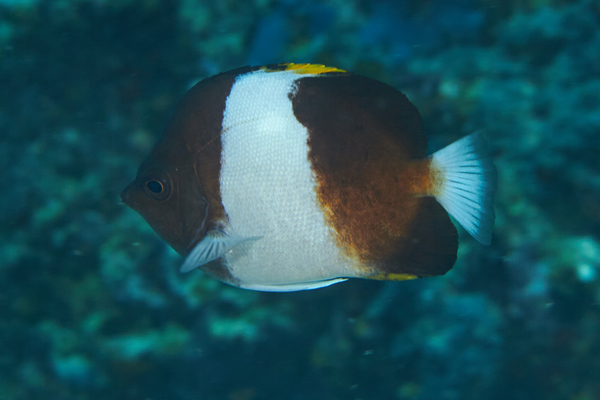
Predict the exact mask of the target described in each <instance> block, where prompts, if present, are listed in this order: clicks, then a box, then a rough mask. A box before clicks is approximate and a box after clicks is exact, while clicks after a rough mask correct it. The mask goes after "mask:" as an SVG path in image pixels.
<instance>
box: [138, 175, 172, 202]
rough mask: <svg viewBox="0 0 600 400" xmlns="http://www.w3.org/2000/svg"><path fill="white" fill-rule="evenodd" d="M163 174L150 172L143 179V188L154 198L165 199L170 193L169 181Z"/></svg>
mask: <svg viewBox="0 0 600 400" xmlns="http://www.w3.org/2000/svg"><path fill="white" fill-rule="evenodd" d="M163 175H164V174H162V173H160V174H152V175H151V176H148V177H147V178H146V179H145V180H144V190H145V191H146V193H147V194H148V196H150V197H152V198H153V199H154V200H159V201H161V200H166V199H167V198H169V196H170V195H171V183H170V181H169V180H168V178H167V177H166V176H163Z"/></svg>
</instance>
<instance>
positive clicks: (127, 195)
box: [121, 183, 134, 208]
mask: <svg viewBox="0 0 600 400" xmlns="http://www.w3.org/2000/svg"><path fill="white" fill-rule="evenodd" d="M132 186H133V183H130V184H129V185H127V187H126V188H125V189H123V191H122V192H121V201H122V202H123V204H125V205H126V206H128V207H131V208H134V207H133V202H132V200H131V197H132V196H131V190H132Z"/></svg>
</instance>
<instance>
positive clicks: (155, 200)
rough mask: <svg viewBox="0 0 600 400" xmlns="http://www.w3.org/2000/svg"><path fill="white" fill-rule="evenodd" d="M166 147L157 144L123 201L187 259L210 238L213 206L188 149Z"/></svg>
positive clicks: (162, 143)
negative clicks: (199, 244) (208, 219)
mask: <svg viewBox="0 0 600 400" xmlns="http://www.w3.org/2000/svg"><path fill="white" fill-rule="evenodd" d="M165 145H166V143H165V141H164V140H161V141H159V142H158V143H157V144H156V146H155V147H154V150H153V151H152V153H151V154H150V156H149V157H148V158H147V159H146V161H144V162H143V163H142V165H141V166H140V168H139V170H138V172H137V175H136V178H135V180H134V181H133V182H131V183H130V184H129V185H128V186H127V187H126V188H125V189H124V190H123V192H122V193H121V199H122V201H123V203H124V204H125V205H127V206H128V207H130V208H132V209H133V210H135V211H136V212H137V213H138V214H140V215H141V216H142V217H143V218H144V219H145V220H146V222H147V223H148V224H149V225H150V227H151V228H152V229H153V230H154V231H155V232H156V233H157V234H158V235H159V236H160V237H161V238H162V239H163V240H164V241H165V242H167V243H168V244H169V245H170V246H171V247H172V248H173V249H174V250H175V251H177V252H178V253H179V254H181V255H186V254H187V253H188V252H189V251H190V250H191V249H192V248H193V247H194V245H195V244H196V243H197V242H198V241H200V240H201V239H202V238H203V237H204V236H205V235H206V232H207V230H208V226H207V225H208V224H207V218H208V216H209V208H210V204H209V202H207V201H206V199H205V196H204V195H203V191H202V187H201V186H202V185H201V184H200V182H199V180H198V178H197V176H196V173H195V166H194V165H193V163H191V162H188V161H187V160H188V159H189V158H190V157H189V155H188V154H185V146H168V145H167V146H165ZM165 148H166V149H167V151H165ZM173 149H180V151H173Z"/></svg>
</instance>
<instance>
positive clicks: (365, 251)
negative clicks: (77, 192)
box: [121, 64, 496, 292]
mask: <svg viewBox="0 0 600 400" xmlns="http://www.w3.org/2000/svg"><path fill="white" fill-rule="evenodd" d="M426 151H427V139H426V137H425V133H424V130H423V124H422V121H421V117H420V115H419V112H418V111H417V109H416V108H415V106H414V105H413V104H412V103H411V102H410V101H409V100H408V99H407V97H406V96H405V95H404V94H402V93H401V92H399V91H398V90H396V89H394V88H392V87H391V86H388V85H386V84H384V83H381V82H378V81H376V80H373V79H369V78H366V77H363V76H359V75H355V74H352V73H349V72H346V71H343V70H341V69H337V68H331V67H325V66H322V65H313V64H277V65H269V66H263V67H244V68H239V69H236V70H233V71H229V72H225V73H221V74H219V75H216V76H213V77H210V78H207V79H204V80H203V81H201V82H199V83H198V84H196V85H195V86H194V87H192V88H191V89H190V90H189V91H188V93H187V94H186V95H185V96H184V97H183V99H182V100H181V102H180V104H179V105H178V107H177V108H176V110H175V112H174V115H173V116H172V118H171V120H170V122H169V124H168V125H167V127H166V130H165V132H164V135H163V136H162V138H161V139H160V140H159V141H158V143H157V144H156V145H155V147H154V148H153V150H152V152H151V154H150V156H149V157H148V158H147V159H146V160H145V161H144V162H143V163H142V165H141V166H140V168H139V171H138V173H137V176H136V178H135V180H134V181H133V183H131V184H130V185H129V186H128V187H127V188H126V189H125V190H124V191H123V193H122V195H121V196H122V199H123V202H124V203H125V204H126V205H128V206H129V207H131V208H133V209H134V210H135V211H137V212H138V213H139V214H140V215H141V216H142V217H144V218H145V219H146V221H147V222H148V223H149V224H150V226H151V227H152V228H153V229H154V230H155V231H156V233H158V235H159V236H160V237H161V238H162V239H164V240H165V241H166V242H167V243H168V244H169V245H170V246H171V247H173V248H174V249H175V250H176V251H177V252H178V253H180V254H181V255H183V256H184V257H185V261H184V262H183V265H182V267H181V271H182V272H187V271H191V270H193V269H195V268H198V267H199V268H201V269H202V270H204V271H205V272H207V273H208V274H210V275H212V276H214V277H216V278H218V279H220V280H222V281H223V282H226V283H228V284H231V285H234V286H238V287H241V288H246V289H253V290H261V291H281V292H285V291H295V290H306V289H315V288H320V287H325V286H329V285H332V284H334V283H338V282H342V281H344V280H346V279H348V278H370V279H379V280H405V279H413V278H418V277H426V276H434V275H441V274H444V273H446V272H447V271H449V270H450V269H451V268H452V266H453V265H454V263H455V261H456V254H457V250H458V234H457V230H456V228H455V226H454V224H453V223H452V221H451V219H450V216H452V217H453V218H454V219H455V220H456V221H457V222H458V223H459V224H460V225H462V226H463V227H464V229H465V230H466V231H467V232H468V233H470V234H471V235H472V236H473V237H474V238H475V239H477V240H478V241H479V242H481V243H483V244H489V243H490V241H491V235H492V227H493V224H494V209H493V198H494V192H495V186H496V182H495V181H496V172H495V167H494V165H493V163H492V160H491V158H490V157H489V155H488V153H487V150H486V143H485V140H484V139H483V138H482V136H481V135H479V134H472V135H470V136H466V137H463V138H462V139H460V140H458V141H456V142H454V143H452V144H450V145H449V146H448V147H445V148H443V149H441V150H439V151H437V152H435V153H433V154H432V155H430V156H426ZM449 215H450V216H449Z"/></svg>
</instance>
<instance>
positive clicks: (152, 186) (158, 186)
mask: <svg viewBox="0 0 600 400" xmlns="http://www.w3.org/2000/svg"><path fill="white" fill-rule="evenodd" d="M146 187H147V188H148V190H149V191H151V192H152V193H154V194H161V193H162V191H163V190H165V187H164V186H163V184H162V183H161V182H159V181H148V182H146Z"/></svg>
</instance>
